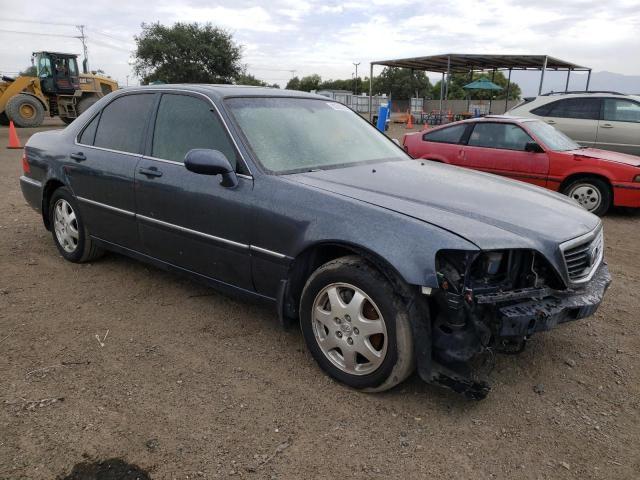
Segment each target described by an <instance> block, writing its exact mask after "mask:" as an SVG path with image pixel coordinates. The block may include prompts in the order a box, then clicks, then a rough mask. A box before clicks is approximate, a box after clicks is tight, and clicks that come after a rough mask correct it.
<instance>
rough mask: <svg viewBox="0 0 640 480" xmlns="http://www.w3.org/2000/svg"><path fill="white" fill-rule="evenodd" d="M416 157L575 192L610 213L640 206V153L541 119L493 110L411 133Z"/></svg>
mask: <svg viewBox="0 0 640 480" xmlns="http://www.w3.org/2000/svg"><path fill="white" fill-rule="evenodd" d="M403 145H404V149H405V150H406V151H407V152H408V153H409V155H411V156H412V157H413V158H417V159H425V160H433V161H436V162H442V163H449V164H451V165H458V166H461V167H467V168H472V169H474V170H481V171H483V172H488V173H494V174H497V175H503V176H506V177H509V178H513V179H517V180H522V181H525V182H529V183H532V184H534V185H538V186H541V187H546V188H549V189H551V190H555V191H559V192H561V193H564V194H565V195H568V196H570V197H572V198H574V199H575V200H576V201H577V202H578V203H580V204H581V205H582V206H583V207H584V208H586V209H587V210H589V211H590V212H593V213H595V214H597V215H604V214H605V213H606V212H607V210H608V209H609V207H611V206H612V205H615V206H622V207H636V208H638V207H640V157H636V156H633V155H626V154H623V153H616V152H611V151H606V150H598V149H595V148H585V147H581V146H580V145H578V144H577V143H576V142H574V141H573V140H571V139H570V138H569V137H567V136H566V135H565V134H563V133H562V132H560V131H558V130H556V129H555V128H553V127H552V126H550V125H548V124H546V123H544V122H542V121H540V120H536V119H529V118H517V117H507V116H498V115H496V116H487V117H483V118H476V119H471V120H464V121H461V122H455V123H450V124H448V125H445V126H442V127H438V128H434V129H431V130H428V131H422V132H415V133H409V134H406V135H405V136H404V138H403Z"/></svg>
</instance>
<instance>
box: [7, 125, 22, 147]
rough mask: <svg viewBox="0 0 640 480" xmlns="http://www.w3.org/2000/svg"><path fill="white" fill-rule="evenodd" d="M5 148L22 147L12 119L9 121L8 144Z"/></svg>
mask: <svg viewBox="0 0 640 480" xmlns="http://www.w3.org/2000/svg"><path fill="white" fill-rule="evenodd" d="M7 148H22V146H21V145H20V139H19V138H18V133H17V132H16V127H15V126H14V125H13V120H11V121H10V122H9V145H7Z"/></svg>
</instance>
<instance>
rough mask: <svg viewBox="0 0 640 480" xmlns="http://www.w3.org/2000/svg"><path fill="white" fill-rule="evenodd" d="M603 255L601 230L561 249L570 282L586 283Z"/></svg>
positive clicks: (573, 241) (568, 243)
mask: <svg viewBox="0 0 640 480" xmlns="http://www.w3.org/2000/svg"><path fill="white" fill-rule="evenodd" d="M603 253H604V234H603V231H602V228H600V229H599V231H598V232H597V233H595V234H593V233H591V234H588V235H587V236H586V237H581V238H579V239H576V240H572V241H570V242H567V243H566V244H565V247H564V248H563V254H564V262H565V266H566V267H567V275H568V277H569V280H571V281H572V282H581V281H587V280H588V279H589V278H591V277H592V273H593V272H594V271H595V270H596V268H598V266H599V265H600V262H601V261H602V257H603Z"/></svg>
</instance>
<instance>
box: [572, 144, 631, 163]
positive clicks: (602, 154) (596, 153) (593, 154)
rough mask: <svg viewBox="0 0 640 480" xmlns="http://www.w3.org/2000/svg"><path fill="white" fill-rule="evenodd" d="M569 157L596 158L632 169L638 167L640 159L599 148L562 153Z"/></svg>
mask: <svg viewBox="0 0 640 480" xmlns="http://www.w3.org/2000/svg"><path fill="white" fill-rule="evenodd" d="M564 153H568V154H571V155H576V156H580V157H587V158H597V159H598V160H605V161H607V162H616V163H624V164H625V165H631V166H633V167H640V157H636V156H635V155H627V154H626V153H618V152H612V151H610V150H600V149H599V148H581V149H580V150H571V151H569V152H564Z"/></svg>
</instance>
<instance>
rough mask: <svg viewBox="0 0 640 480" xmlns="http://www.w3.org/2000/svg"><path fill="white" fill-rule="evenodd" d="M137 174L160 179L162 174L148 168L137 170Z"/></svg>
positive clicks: (153, 168) (152, 168)
mask: <svg viewBox="0 0 640 480" xmlns="http://www.w3.org/2000/svg"><path fill="white" fill-rule="evenodd" d="M138 172H139V173H141V174H143V175H146V176H147V177H161V176H162V172H161V171H160V170H158V169H157V168H156V167H149V168H141V169H140V170H138Z"/></svg>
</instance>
